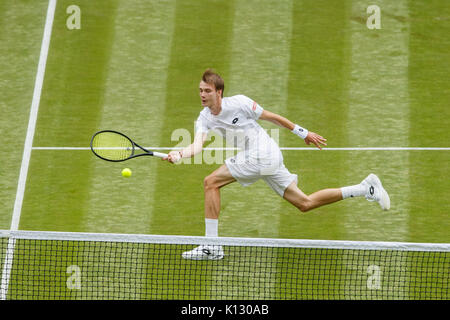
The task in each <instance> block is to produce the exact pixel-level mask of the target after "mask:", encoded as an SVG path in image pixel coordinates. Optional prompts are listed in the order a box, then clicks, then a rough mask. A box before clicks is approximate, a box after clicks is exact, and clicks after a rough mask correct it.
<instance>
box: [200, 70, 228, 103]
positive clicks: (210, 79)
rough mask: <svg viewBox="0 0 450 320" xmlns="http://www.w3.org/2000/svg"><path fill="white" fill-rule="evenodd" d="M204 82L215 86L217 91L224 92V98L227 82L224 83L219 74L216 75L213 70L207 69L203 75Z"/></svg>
mask: <svg viewBox="0 0 450 320" xmlns="http://www.w3.org/2000/svg"><path fill="white" fill-rule="evenodd" d="M202 81H203V82H206V83H207V84H213V85H214V87H215V88H216V91H218V90H222V98H223V91H224V89H225V82H224V81H223V79H222V77H221V76H219V75H218V74H217V73H215V72H214V71H213V70H212V69H207V70H206V71H205V72H204V73H203V76H202Z"/></svg>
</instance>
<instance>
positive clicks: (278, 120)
mask: <svg viewBox="0 0 450 320" xmlns="http://www.w3.org/2000/svg"><path fill="white" fill-rule="evenodd" d="M259 119H261V120H266V121H270V122H272V123H274V124H276V125H278V126H280V127H283V128H286V129H288V130H290V131H291V132H293V133H294V134H296V135H298V136H299V137H301V138H302V139H304V140H305V142H306V144H307V145H309V144H311V143H313V144H314V145H315V146H316V147H317V148H319V149H322V145H323V146H326V145H327V144H326V141H327V139H325V138H324V137H322V136H320V135H318V134H317V133H315V132H312V131H309V130H307V129H305V128H302V127H300V126H299V125H297V124H295V123H293V122H292V121H290V120H289V119H286V118H285V117H283V116H280V115H279V114H276V113H273V112H270V111H267V110H264V111H263V112H262V113H261V115H260V117H259Z"/></svg>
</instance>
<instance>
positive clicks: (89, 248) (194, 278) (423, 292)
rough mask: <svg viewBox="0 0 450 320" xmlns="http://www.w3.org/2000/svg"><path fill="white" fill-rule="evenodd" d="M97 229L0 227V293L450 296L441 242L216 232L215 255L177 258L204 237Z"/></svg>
mask: <svg viewBox="0 0 450 320" xmlns="http://www.w3.org/2000/svg"><path fill="white" fill-rule="evenodd" d="M50 235H51V236H50ZM80 237H84V238H83V239H81V238H80ZM97 238H98V236H96V235H92V234H89V235H80V234H77V236H76V238H73V239H68V238H67V235H65V236H61V234H48V233H30V234H28V236H27V232H21V233H20V236H19V237H18V236H15V237H13V236H12V235H11V233H9V232H4V234H3V236H2V237H1V238H0V255H1V256H0V257H1V260H0V261H1V262H0V263H2V265H1V269H0V270H2V282H1V287H0V290H1V292H0V294H1V298H2V299H90V300H97V299H107V300H115V299H133V300H137V299H178V300H180V299H190V300H192V299H202V300H205V299H227V300H230V299H239V300H246V299H251V300H260V299H270V300H278V299H280V300H291V299H295V300H299V299H345V300H353V299H355V300H359V299H365V300H367V299H402V300H404V299H412V300H415V299H420V300H424V299H433V300H435V299H448V298H449V296H448V287H449V250H450V249H449V246H448V245H440V246H439V247H438V248H435V247H432V246H431V247H430V246H427V247H425V248H421V247H419V248H414V247H410V246H408V247H406V248H404V247H402V245H401V244H400V246H399V245H398V244H397V245H395V246H393V247H392V248H390V247H389V246H387V247H386V246H384V247H382V248H371V247H370V246H369V247H366V248H365V247H364V246H361V244H358V243H350V242H347V243H346V245H345V246H339V244H340V243H338V245H336V244H335V243H333V242H319V243H314V242H306V243H304V242H301V241H297V242H296V241H290V243H288V244H286V243H284V242H279V243H278V242H276V241H275V242H274V241H273V240H272V242H271V243H267V244H265V241H266V240H264V239H259V240H257V239H255V240H252V239H232V240H233V241H231V240H229V239H231V238H226V239H221V238H218V239H217V241H221V240H222V242H223V249H224V253H225V257H224V258H223V259H222V260H218V261H192V260H185V259H183V258H182V256H181V254H182V252H184V251H187V250H191V249H192V248H193V247H195V246H194V245H193V244H194V243H199V242H202V241H203V242H204V241H206V240H205V238H200V237H199V238H195V237H187V238H183V237H166V238H160V237H151V236H148V237H140V238H139V237H138V238H136V237H135V236H131V235H130V236H126V235H125V236H122V237H121V238H120V239H117V237H116V238H115V237H113V236H112V237H111V239H107V238H105V236H103V238H101V239H97ZM161 239H163V240H164V241H162V240H161ZM227 239H228V242H227ZM131 240H133V241H131ZM210 241H211V240H210ZM230 241H231V242H230ZM251 241H254V242H253V243H252V242H251ZM164 242H170V243H164ZM218 243H220V242H218ZM323 244H328V245H326V246H325V247H321V246H323ZM277 245H278V246H277ZM352 245H354V248H353V247H352ZM364 245H365V246H367V243H366V244H364ZM308 246H312V247H308ZM430 248H431V249H430Z"/></svg>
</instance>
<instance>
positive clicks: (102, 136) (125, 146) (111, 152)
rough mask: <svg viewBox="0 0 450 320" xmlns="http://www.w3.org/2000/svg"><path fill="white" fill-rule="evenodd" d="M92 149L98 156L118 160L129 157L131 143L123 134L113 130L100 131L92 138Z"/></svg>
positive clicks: (132, 148) (131, 151) (132, 151)
mask: <svg viewBox="0 0 450 320" xmlns="http://www.w3.org/2000/svg"><path fill="white" fill-rule="evenodd" d="M92 150H93V151H94V152H95V153H96V154H97V155H98V156H100V157H102V158H105V159H108V160H113V161H119V160H125V159H127V158H129V157H131V156H132V155H133V153H134V147H133V143H132V142H131V141H130V140H129V139H128V138H127V137H125V136H123V135H121V134H118V133H115V132H100V133H99V134H97V135H96V136H95V137H94V138H93V140H92Z"/></svg>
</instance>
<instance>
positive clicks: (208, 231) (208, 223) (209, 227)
mask: <svg viewBox="0 0 450 320" xmlns="http://www.w3.org/2000/svg"><path fill="white" fill-rule="evenodd" d="M218 234H219V219H208V218H205V236H207V237H218Z"/></svg>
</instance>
